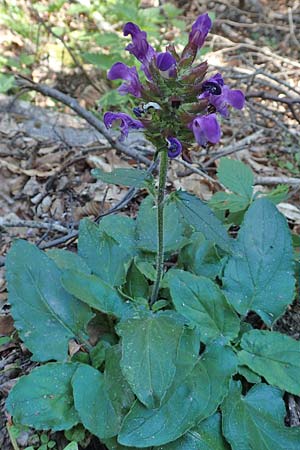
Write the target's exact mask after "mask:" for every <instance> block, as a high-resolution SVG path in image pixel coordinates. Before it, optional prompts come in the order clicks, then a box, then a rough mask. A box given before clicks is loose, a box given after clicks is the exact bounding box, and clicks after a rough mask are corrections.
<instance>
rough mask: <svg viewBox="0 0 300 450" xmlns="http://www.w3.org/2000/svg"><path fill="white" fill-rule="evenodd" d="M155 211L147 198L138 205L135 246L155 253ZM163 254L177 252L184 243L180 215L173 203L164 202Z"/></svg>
mask: <svg viewBox="0 0 300 450" xmlns="http://www.w3.org/2000/svg"><path fill="white" fill-rule="evenodd" d="M156 216H157V209H156V207H155V206H154V204H153V198H152V197H151V196H148V197H146V198H145V200H143V202H142V203H141V205H140V209H139V213H138V216H137V219H136V224H137V246H138V248H140V249H142V250H145V251H148V252H154V253H155V252H156V251H157V217H156ZM164 231H165V243H164V247H165V252H170V251H174V250H178V249H179V248H180V247H181V246H182V245H183V244H184V242H185V238H184V236H183V232H184V226H183V224H182V223H181V221H180V214H179V212H178V210H177V207H176V204H175V203H174V202H173V201H169V202H166V204H165V208H164Z"/></svg>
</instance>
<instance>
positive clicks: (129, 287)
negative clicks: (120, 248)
mask: <svg viewBox="0 0 300 450" xmlns="http://www.w3.org/2000/svg"><path fill="white" fill-rule="evenodd" d="M124 292H125V294H126V295H128V296H129V297H131V298H132V299H138V298H145V299H147V298H148V296H149V284H148V282H147V279H146V277H145V276H144V275H143V274H142V272H141V271H140V270H139V269H138V267H137V266H136V264H135V263H134V262H132V263H131V266H130V268H129V270H128V272H127V275H126V284H125V286H124Z"/></svg>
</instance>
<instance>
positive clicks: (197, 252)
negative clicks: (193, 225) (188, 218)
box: [178, 232, 224, 278]
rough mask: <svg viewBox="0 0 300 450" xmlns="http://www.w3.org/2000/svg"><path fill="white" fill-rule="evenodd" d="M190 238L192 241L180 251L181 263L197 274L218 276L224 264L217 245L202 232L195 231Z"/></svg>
mask: <svg viewBox="0 0 300 450" xmlns="http://www.w3.org/2000/svg"><path fill="white" fill-rule="evenodd" d="M190 239H191V242H190V243H189V244H187V245H185V246H184V247H183V249H181V251H180V253H179V260H178V263H179V265H180V266H183V267H184V269H185V270H187V271H189V272H193V273H194V274H195V275H203V276H204V277H208V278H216V276H217V275H218V274H219V273H220V272H221V268H222V266H223V264H224V263H223V261H222V259H221V258H220V256H219V255H218V252H217V250H216V246H215V245H214V243H213V242H210V241H207V240H206V239H205V238H204V236H203V234H202V233H198V232H196V233H193V234H192V236H191V238H190Z"/></svg>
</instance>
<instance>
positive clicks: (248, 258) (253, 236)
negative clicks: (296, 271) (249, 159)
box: [223, 198, 295, 325]
mask: <svg viewBox="0 0 300 450" xmlns="http://www.w3.org/2000/svg"><path fill="white" fill-rule="evenodd" d="M294 285H295V280H294V276H293V251H292V243H291V236H290V231H289V229H288V226H287V223H286V220H285V218H284V217H283V216H282V214H280V212H279V211H278V210H277V208H276V206H274V205H273V204H272V203H271V202H270V201H268V200H267V199H264V198H262V199H258V200H256V201H255V202H254V203H253V204H252V205H251V206H250V208H249V210H248V212H247V213H246V215H245V219H244V222H243V224H242V226H241V228H240V231H239V235H238V238H237V241H236V247H235V252H234V255H233V256H232V257H231V258H230V259H229V261H228V264H227V265H226V267H225V273H224V278H223V286H224V292H225V295H226V297H227V299H228V301H229V302H230V303H231V304H232V306H233V307H234V308H235V309H236V311H237V312H238V313H240V314H243V315H246V314H247V313H248V311H250V310H253V311H255V312H256V313H257V314H259V316H260V317H261V318H262V319H263V321H264V322H265V323H266V324H267V325H271V324H272V323H273V322H274V321H275V320H276V319H277V318H278V317H279V316H281V314H283V312H284V310H285V308H286V306H287V305H288V304H289V303H291V302H292V301H293V298H294Z"/></svg>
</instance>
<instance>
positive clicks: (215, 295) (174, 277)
mask: <svg viewBox="0 0 300 450" xmlns="http://www.w3.org/2000/svg"><path fill="white" fill-rule="evenodd" d="M167 279H168V283H169V287H170V291H171V297H172V300H173V303H174V305H175V308H176V310H177V311H178V312H179V313H180V314H182V315H183V316H184V317H186V318H187V319H189V320H190V321H191V323H192V324H193V325H197V326H198V327H199V329H200V332H201V340H202V342H204V343H208V342H209V341H211V340H213V339H217V338H219V337H221V338H225V340H227V341H228V340H231V339H233V338H235V337H236V336H237V335H238V333H239V329H240V321H239V318H238V316H237V315H236V313H235V312H234V311H233V309H232V308H231V306H230V305H229V304H228V303H227V301H226V299H225V297H224V295H223V293H222V291H221V289H220V288H219V287H218V286H217V285H216V284H215V283H214V282H213V281H211V280H210V279H209V278H205V277H197V276H196V275H193V274H191V273H189V272H184V271H183V270H171V271H170V272H169V274H168V277H167Z"/></svg>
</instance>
